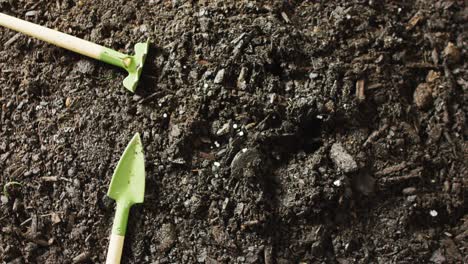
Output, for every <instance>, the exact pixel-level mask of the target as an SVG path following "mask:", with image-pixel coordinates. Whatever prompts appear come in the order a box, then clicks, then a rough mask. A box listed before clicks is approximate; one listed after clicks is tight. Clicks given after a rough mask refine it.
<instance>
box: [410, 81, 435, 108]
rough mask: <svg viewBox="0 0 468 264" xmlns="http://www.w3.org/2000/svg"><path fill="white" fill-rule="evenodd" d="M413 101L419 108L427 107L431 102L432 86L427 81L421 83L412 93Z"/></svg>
mask: <svg viewBox="0 0 468 264" xmlns="http://www.w3.org/2000/svg"><path fill="white" fill-rule="evenodd" d="M413 99H414V103H415V104H416V106H417V107H418V108H419V109H427V107H428V106H429V105H430V104H431V103H432V88H431V86H430V85H429V84H427V83H421V84H419V85H418V87H416V90H414V94H413Z"/></svg>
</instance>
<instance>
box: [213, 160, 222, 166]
mask: <svg viewBox="0 0 468 264" xmlns="http://www.w3.org/2000/svg"><path fill="white" fill-rule="evenodd" d="M213 164H214V165H215V166H216V167H219V166H221V163H219V162H217V161H215V162H214V163H213Z"/></svg>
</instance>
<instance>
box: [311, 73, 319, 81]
mask: <svg viewBox="0 0 468 264" xmlns="http://www.w3.org/2000/svg"><path fill="white" fill-rule="evenodd" d="M318 76H319V75H318V73H315V72H311V73H309V79H311V80H313V79H315V78H317V77H318Z"/></svg>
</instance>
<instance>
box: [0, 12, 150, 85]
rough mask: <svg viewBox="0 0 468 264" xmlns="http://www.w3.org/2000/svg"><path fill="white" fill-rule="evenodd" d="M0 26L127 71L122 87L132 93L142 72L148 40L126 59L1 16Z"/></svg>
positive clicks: (113, 51) (137, 45) (39, 27)
mask: <svg viewBox="0 0 468 264" xmlns="http://www.w3.org/2000/svg"><path fill="white" fill-rule="evenodd" d="M0 25H2V26H4V27H7V28H10V29H13V30H16V31H19V32H22V33H24V34H26V35H29V36H32V37H35V38H38V39H40V40H43V41H46V42H49V43H51V44H54V45H57V46H59V47H62V48H65V49H68V50H71V51H73V52H77V53H80V54H82V55H85V56H88V57H91V58H93V59H97V60H100V61H103V62H106V63H109V64H112V65H115V66H118V67H120V68H123V69H125V70H126V71H127V72H128V76H127V77H126V78H125V79H124V81H123V85H124V86H125V88H127V89H128V90H129V91H131V92H135V89H136V87H137V85H138V81H139V79H140V75H141V71H142V69H143V64H144V63H145V59H146V54H147V53H148V46H149V40H147V41H146V42H142V43H137V44H136V45H135V55H133V56H130V55H127V54H123V53H120V52H118V51H115V50H112V49H109V48H106V47H103V46H101V45H98V44H95V43H93V42H90V41H87V40H84V39H80V38H77V37H74V36H71V35H68V34H65V33H62V32H59V31H56V30H53V29H50V28H46V27H43V26H40V25H36V24H34V23H31V22H28V21H25V20H22V19H18V18H15V17H12V16H9V15H5V14H3V13H0Z"/></svg>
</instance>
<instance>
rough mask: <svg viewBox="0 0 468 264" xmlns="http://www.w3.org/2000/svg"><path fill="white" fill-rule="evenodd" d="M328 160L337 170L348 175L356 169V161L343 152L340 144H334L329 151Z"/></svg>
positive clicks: (343, 149)
mask: <svg viewBox="0 0 468 264" xmlns="http://www.w3.org/2000/svg"><path fill="white" fill-rule="evenodd" d="M330 158H331V159H332V160H333V162H334V163H335V165H336V167H338V169H340V170H342V171H344V172H346V173H349V172H353V171H356V170H357V169H358V166H357V163H356V161H355V160H354V159H353V157H352V156H351V155H350V154H349V153H348V152H347V151H346V150H345V148H344V147H343V145H341V143H335V144H333V146H332V147H331V150H330Z"/></svg>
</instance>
